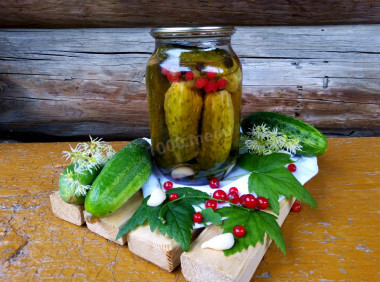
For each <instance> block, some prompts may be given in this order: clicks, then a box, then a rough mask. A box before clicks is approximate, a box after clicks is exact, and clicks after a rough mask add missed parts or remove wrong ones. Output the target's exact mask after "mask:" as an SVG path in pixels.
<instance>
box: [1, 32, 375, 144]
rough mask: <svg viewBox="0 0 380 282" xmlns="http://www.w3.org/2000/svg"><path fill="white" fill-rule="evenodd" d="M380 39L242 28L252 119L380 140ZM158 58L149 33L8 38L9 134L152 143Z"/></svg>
mask: <svg viewBox="0 0 380 282" xmlns="http://www.w3.org/2000/svg"><path fill="white" fill-rule="evenodd" d="M379 33H380V25H358V26H325V27H317V26H315V27H255V28H247V27H240V28H238V31H237V33H236V34H235V35H234V37H233V47H234V49H235V51H236V53H237V54H238V55H239V56H240V58H241V61H242V64H243V99H242V100H243V102H242V103H243V105H242V116H243V117H244V116H246V115H247V114H248V113H250V112H253V111H258V110H268V111H276V112H281V113H285V114H289V115H291V116H296V117H298V118H300V119H302V120H305V121H306V122H309V123H311V124H313V125H314V126H316V127H318V128H319V129H321V130H323V131H324V132H325V133H327V134H330V135H350V136H360V135H367V136H374V135H375V136H376V135H380V119H379V109H380V107H379V101H380V99H379V95H380V94H379V93H380V69H379V67H378V62H379V61H380V37H379V36H378V35H379ZM153 50H154V40H153V38H151V37H150V35H149V29H144V28H136V29H134V28H133V29H76V30H12V29H10V30H6V29H3V30H0V94H1V95H0V134H1V135H2V136H3V138H4V137H8V138H19V139H27V140H30V138H33V136H35V138H34V140H40V141H41V140H46V139H48V140H49V138H50V140H51V139H52V138H57V136H59V137H60V138H61V139H60V140H62V138H65V137H66V138H69V137H71V138H75V139H76V140H78V139H80V138H82V139H83V138H87V135H89V134H92V135H94V136H102V137H106V138H109V139H123V138H124V139H128V138H135V137H141V136H149V118H148V107H147V102H146V90H145V78H144V74H145V65H146V63H147V60H148V58H149V56H150V54H151V52H152V51H153ZM33 134H34V135H33ZM25 136H26V137H25ZM0 138H1V136H0ZM32 140H33V139H32Z"/></svg>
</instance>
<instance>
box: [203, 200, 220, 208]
mask: <svg viewBox="0 0 380 282" xmlns="http://www.w3.org/2000/svg"><path fill="white" fill-rule="evenodd" d="M217 206H218V202H217V201H215V200H207V201H206V209H207V208H212V209H213V210H216V207H217Z"/></svg>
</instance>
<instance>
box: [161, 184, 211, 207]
mask: <svg viewBox="0 0 380 282" xmlns="http://www.w3.org/2000/svg"><path fill="white" fill-rule="evenodd" d="M172 193H177V194H178V196H179V197H180V198H182V197H187V198H186V202H188V203H189V204H192V205H198V204H200V203H203V202H205V200H207V199H210V195H208V194H207V193H205V192H202V191H199V190H195V189H193V188H190V187H183V188H173V189H170V190H168V191H166V195H167V197H169V195H170V194H172Z"/></svg>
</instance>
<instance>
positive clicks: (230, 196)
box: [227, 192, 240, 205]
mask: <svg viewBox="0 0 380 282" xmlns="http://www.w3.org/2000/svg"><path fill="white" fill-rule="evenodd" d="M239 199H240V198H239V195H238V193H235V192H230V193H228V195H227V201H229V202H231V203H233V204H235V205H237V204H238V203H239Z"/></svg>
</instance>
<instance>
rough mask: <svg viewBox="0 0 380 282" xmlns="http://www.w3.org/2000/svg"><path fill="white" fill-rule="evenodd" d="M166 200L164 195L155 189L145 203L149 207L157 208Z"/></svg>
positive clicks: (160, 190)
mask: <svg viewBox="0 0 380 282" xmlns="http://www.w3.org/2000/svg"><path fill="white" fill-rule="evenodd" d="M165 199H166V194H165V192H164V191H162V189H160V188H156V189H154V190H153V191H152V194H150V198H149V200H148V202H147V203H146V204H147V205H148V206H150V207H157V206H159V205H161V204H162V202H163V201H165Z"/></svg>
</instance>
